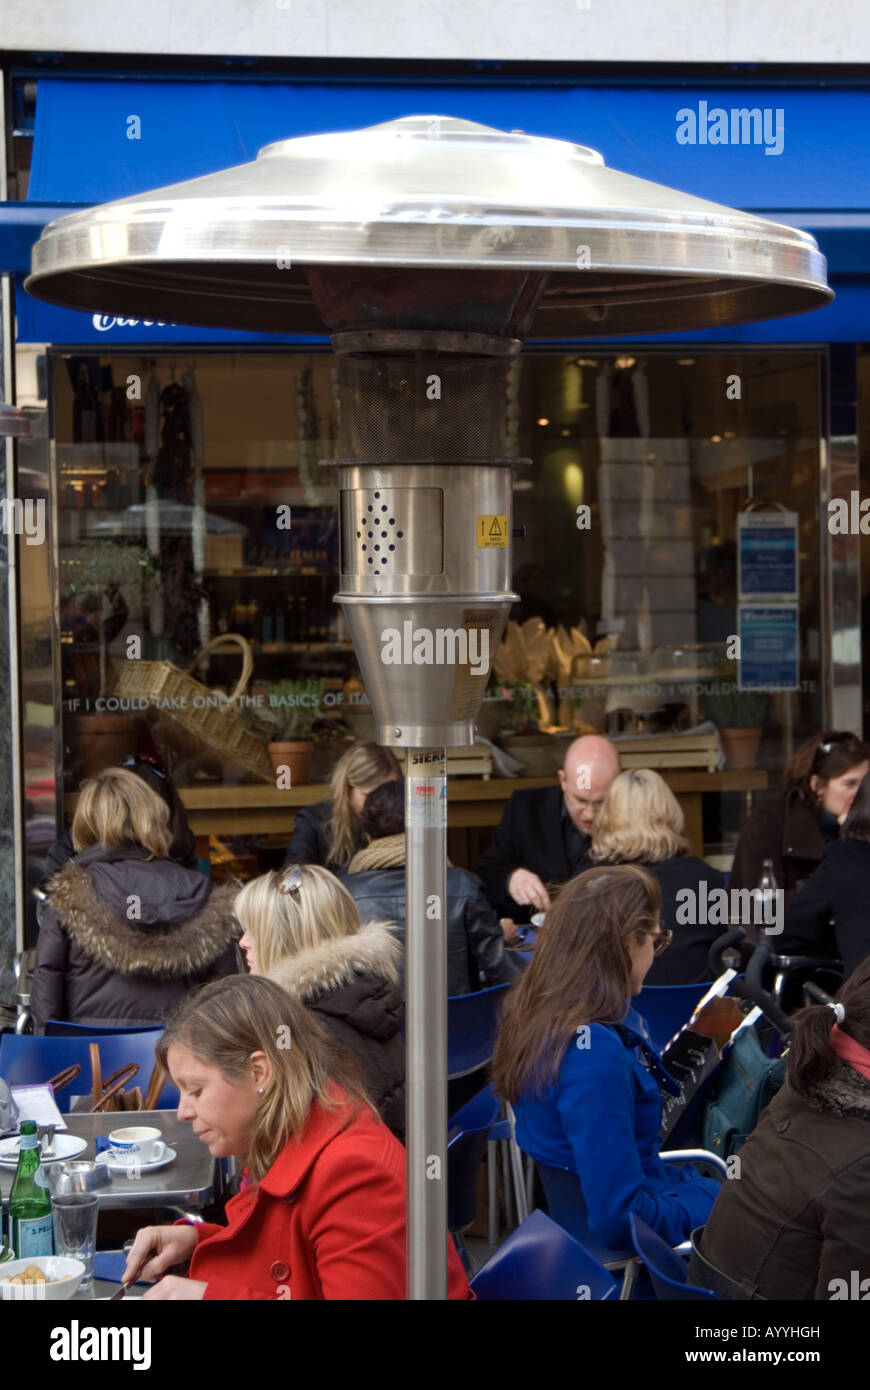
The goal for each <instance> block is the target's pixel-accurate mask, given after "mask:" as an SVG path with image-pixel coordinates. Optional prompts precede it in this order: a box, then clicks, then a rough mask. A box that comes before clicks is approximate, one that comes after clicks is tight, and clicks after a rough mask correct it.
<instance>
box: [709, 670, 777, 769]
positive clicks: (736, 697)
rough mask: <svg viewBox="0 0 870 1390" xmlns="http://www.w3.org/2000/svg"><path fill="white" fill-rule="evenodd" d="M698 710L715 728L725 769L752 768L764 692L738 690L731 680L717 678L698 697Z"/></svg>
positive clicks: (765, 706) (765, 707)
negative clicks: (717, 731)
mask: <svg viewBox="0 0 870 1390" xmlns="http://www.w3.org/2000/svg"><path fill="white" fill-rule="evenodd" d="M701 708H702V710H703V712H704V716H705V718H707V719H711V720H712V721H713V723H714V724H716V725H717V727H718V729H719V737H720V738H721V740H722V749H723V751H724V753H725V761H726V763H727V765H728V767H729V768H746V767H754V766H755V759H756V757H757V755H758V747H759V744H760V743H761V730H762V726H763V724H764V716H765V714H766V711H767V696H766V695H765V694H764V692H763V691H760V690H738V689H737V682H736V681H735V680H733V679H727V678H725V677H720V678H719V679H718V680H717V681H715V682H714V683H713V685H712V686H711V689H710V690H709V691H708V692H707V693H706V694H704V695H702V696H701Z"/></svg>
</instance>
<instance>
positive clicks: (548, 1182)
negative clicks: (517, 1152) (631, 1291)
mask: <svg viewBox="0 0 870 1390" xmlns="http://www.w3.org/2000/svg"><path fill="white" fill-rule="evenodd" d="M601 1161H602V1163H606V1162H608V1158H607V1155H606V1154H605V1153H602V1155H601ZM536 1166H537V1169H538V1172H539V1173H540V1175H541V1182H542V1184H543V1187H544V1192H545V1194H546V1198H547V1207H548V1208H549V1212H550V1215H551V1216H552V1218H553V1220H554V1221H558V1223H559V1225H560V1226H561V1227H562V1228H563V1230H566V1231H567V1232H568V1234H569V1235H570V1236H573V1237H574V1239H575V1240H576V1241H578V1242H579V1244H580V1245H582V1246H583V1249H584V1250H586V1251H588V1253H589V1254H590V1255H592V1256H593V1257H594V1258H595V1259H596V1260H598V1261H599V1263H600V1264H603V1265H605V1264H607V1265H609V1264H624V1263H625V1261H626V1260H629V1259H631V1258H632V1257H633V1255H634V1251H632V1250H628V1249H625V1250H612V1249H611V1248H610V1247H609V1246H607V1245H603V1244H602V1242H601V1241H600V1240H599V1239H598V1237H597V1236H594V1235H593V1234H592V1232H591V1231H590V1229H589V1208H588V1207H587V1205H586V1198H585V1197H584V1196H583V1188H582V1187H581V1186H580V1179H579V1178H578V1176H577V1174H576V1173H572V1172H570V1170H568V1169H566V1168H549V1167H547V1165H546V1164H544V1163H537V1160H536Z"/></svg>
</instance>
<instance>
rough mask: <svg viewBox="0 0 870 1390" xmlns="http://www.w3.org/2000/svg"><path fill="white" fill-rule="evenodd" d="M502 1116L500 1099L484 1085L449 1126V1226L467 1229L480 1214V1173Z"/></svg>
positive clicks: (459, 1111) (459, 1229)
mask: <svg viewBox="0 0 870 1390" xmlns="http://www.w3.org/2000/svg"><path fill="white" fill-rule="evenodd" d="M497 1117H498V1101H497V1100H496V1098H495V1094H494V1092H493V1089H492V1087H491V1086H484V1088H483V1090H482V1091H479V1092H478V1094H477V1095H476V1096H472V1098H471V1100H469V1101H467V1102H466V1104H465V1105H463V1107H462V1109H461V1110H457V1112H456V1114H455V1115H454V1116H452V1118H451V1119H450V1122H449V1125H448V1129H447V1227H448V1230H451V1231H461V1230H464V1228H465V1227H466V1226H470V1225H471V1223H472V1221H473V1220H474V1218H475V1216H476V1215H477V1175H478V1173H479V1171H480V1165H481V1162H482V1161H483V1155H484V1154H485V1153H486V1145H487V1142H488V1140H489V1132H490V1130H491V1129H492V1126H493V1124H494V1123H495V1121H496V1119H497Z"/></svg>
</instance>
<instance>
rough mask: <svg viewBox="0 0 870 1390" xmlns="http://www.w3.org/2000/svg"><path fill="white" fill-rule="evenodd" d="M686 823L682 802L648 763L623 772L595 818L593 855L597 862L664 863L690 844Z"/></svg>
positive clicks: (612, 784)
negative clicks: (638, 861) (635, 861)
mask: <svg viewBox="0 0 870 1390" xmlns="http://www.w3.org/2000/svg"><path fill="white" fill-rule="evenodd" d="M685 824H686V821H685V817H684V816H683V812H682V810H681V809H680V803H679V802H678V801H677V798H676V797H675V796H674V794H673V792H672V791H671V789H670V787H669V786H668V784H667V782H664V781H662V779H661V777H659V775H658V773H657V772H653V771H651V769H650V768H648V767H640V768H632V769H631V770H630V771H628V772H620V774H619V776H618V777H617V778H615V779H614V781H613V782H611V784H610V790H609V791H608V793H607V795H606V797H605V798H604V805H603V806H602V807H601V810H600V811H599V812H598V815H597V816H596V817H595V826H594V828H593V831H592V844H591V846H590V849H589V857H590V859H595V860H597V861H598V862H599V863H601V862H606V863H610V864H615V863H620V862H621V863H630V862H632V861H634V860H644V861H645V862H646V863H647V864H660V863H661V862H662V860H663V859H672V858H673V857H674V855H676V854H685V852H686V850H687V849H688V848H689V841H688V840H687V839H686V837H685V836H684V834H683V829H684V827H685Z"/></svg>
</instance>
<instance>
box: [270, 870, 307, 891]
mask: <svg viewBox="0 0 870 1390" xmlns="http://www.w3.org/2000/svg"><path fill="white" fill-rule="evenodd" d="M276 887H277V889H278V892H279V893H298V892H299V890H300V888H301V887H302V870H301V869H299V868H296V867H294V868H292V869H288V870H287V872H286V873H285V874H284V875H283V877H282V878H281V880H280V882H279V883H277V884H276Z"/></svg>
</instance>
